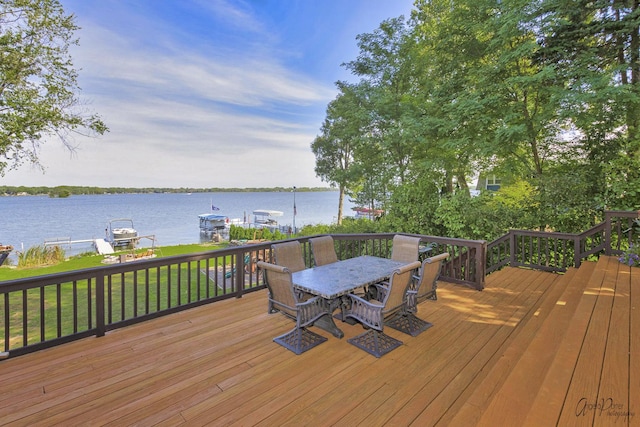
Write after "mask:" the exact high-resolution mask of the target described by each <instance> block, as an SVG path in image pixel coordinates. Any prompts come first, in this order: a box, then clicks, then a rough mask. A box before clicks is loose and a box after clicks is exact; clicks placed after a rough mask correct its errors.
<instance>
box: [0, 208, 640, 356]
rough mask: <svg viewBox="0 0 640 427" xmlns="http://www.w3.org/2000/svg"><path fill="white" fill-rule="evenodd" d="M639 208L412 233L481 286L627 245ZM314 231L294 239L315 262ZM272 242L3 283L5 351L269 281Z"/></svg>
mask: <svg viewBox="0 0 640 427" xmlns="http://www.w3.org/2000/svg"><path fill="white" fill-rule="evenodd" d="M637 217H638V214H637V212H607V214H606V217H605V218H606V219H605V222H604V223H602V224H599V225H597V226H595V227H593V228H591V229H589V230H587V231H585V232H583V233H581V234H567V233H543V232H532V231H523V230H512V231H510V232H509V233H508V234H506V235H505V236H503V237H501V238H499V239H497V240H495V241H493V242H491V243H489V244H487V243H486V242H485V241H473V240H463V239H450V238H444V237H437V236H424V235H414V236H418V237H420V238H421V240H422V242H423V243H424V244H425V245H428V247H429V250H428V251H426V252H425V253H423V254H422V255H421V256H422V257H425V256H430V255H437V254H440V253H443V252H448V253H449V254H450V257H449V260H448V261H447V262H445V263H444V265H443V268H442V272H441V275H440V280H443V281H449V282H453V283H459V284H463V285H466V286H470V287H472V288H474V289H478V290H481V289H483V288H484V281H485V275H486V274H488V273H490V272H492V271H495V270H497V269H499V268H502V267H504V266H506V265H510V266H514V267H518V266H523V267H529V268H536V269H541V270H546V271H557V272H562V271H565V270H566V269H567V268H568V267H570V266H579V265H580V263H581V262H582V261H583V260H585V259H589V258H590V257H596V256H598V254H600V253H605V254H608V255H611V254H614V255H615V254H619V253H622V251H623V250H624V249H625V248H627V247H628V245H629V244H630V243H631V242H632V241H634V239H635V238H636V237H637V236H635V235H634V233H635V230H634V229H633V227H632V225H633V222H634V220H636V219H637ZM309 238H310V237H303V238H299V239H297V240H298V241H299V242H300V243H301V244H302V245H303V254H304V257H305V261H306V264H307V266H308V267H311V266H313V257H312V254H311V249H310V246H309ZM333 238H334V240H335V242H336V252H337V254H338V257H339V258H340V259H346V258H352V257H355V256H358V255H374V256H381V257H389V256H390V255H391V242H392V239H393V234H391V233H389V234H340V235H333ZM271 244H272V242H265V243H259V244H251V245H244V246H235V247H228V248H226V249H220V250H214V251H208V252H201V253H196V254H189V255H179V256H173V257H166V258H156V259H150V260H138V261H132V262H125V263H121V264H116V265H110V266H104V267H98V268H91V269H86V270H79V271H74V272H69V273H59V274H52V275H47V276H39V277H32V278H27V279H20V280H12V281H7V282H3V283H0V358H2V357H8V356H10V357H13V356H17V355H20V354H25V353H28V352H32V351H36V350H39V349H43V348H47V347H51V346H54V345H58V344H62V343H66V342H69V341H73V340H77V339H81V338H85V337H89V336H103V335H104V334H105V333H106V332H107V331H109V330H113V329H117V328H120V327H123V326H127V325H131V324H134V323H138V322H142V321H145V320H149V319H152V318H155V317H159V316H163V315H167V314H171V313H174V312H177V311H180V310H185V309H188V308H191V307H195V306H199V305H202V304H209V303H212V302H215V301H219V300H222V299H228V298H241V297H242V295H244V294H245V293H247V292H253V291H255V290H259V289H263V288H264V287H265V285H264V282H263V279H262V275H261V272H260V271H259V270H257V269H256V263H257V261H258V260H265V261H271V260H272V254H271ZM265 307H266V303H265ZM265 309H266V308H265Z"/></svg>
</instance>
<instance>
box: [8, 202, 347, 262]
mask: <svg viewBox="0 0 640 427" xmlns="http://www.w3.org/2000/svg"><path fill="white" fill-rule="evenodd" d="M293 197H294V195H293V193H292V192H278V193H266V192H262V193H193V194H184V193H182V194H173V193H171V194H170V193H167V194H114V195H107V194H105V195H86V196H75V195H74V196H71V197H68V198H63V199H55V198H49V197H47V196H24V197H0V212H2V221H1V222H0V243H1V244H5V245H12V246H13V247H14V248H15V249H16V250H23V249H27V248H29V247H31V246H36V245H42V244H43V243H44V241H45V240H50V239H53V238H68V239H71V240H84V239H95V238H102V237H104V236H105V228H106V226H107V223H108V221H109V220H110V219H114V218H131V219H132V220H133V222H134V226H135V228H136V229H137V230H138V234H139V235H141V236H145V235H153V236H155V238H156V245H160V246H168V245H177V244H188V243H197V242H200V241H201V235H200V230H199V222H198V215H199V214H203V213H212V210H211V205H212V204H213V205H214V206H216V207H218V208H219V209H220V210H219V211H215V212H214V213H216V214H220V215H225V216H228V217H229V218H240V219H243V218H244V216H245V215H246V216H247V217H250V218H251V220H253V215H251V212H252V211H253V210H254V209H270V210H279V211H282V212H284V216H282V217H280V218H278V222H279V223H280V224H281V225H292V224H293ZM295 203H296V211H297V215H296V217H295V220H296V227H298V228H300V227H302V226H304V225H310V224H331V223H333V222H335V220H336V218H337V215H338V192H335V191H323V192H296V194H295ZM352 207H353V205H352V204H351V203H349V202H348V201H345V210H344V213H345V215H352V214H353V212H352V211H351V208H352ZM145 240H146V239H143V240H142V241H141V242H140V246H150V241H148V243H146V244H145ZM76 246H78V245H74V247H76ZM88 248H90V245H89V246H88V247H85V248H77V250H79V251H81V250H87V249H88Z"/></svg>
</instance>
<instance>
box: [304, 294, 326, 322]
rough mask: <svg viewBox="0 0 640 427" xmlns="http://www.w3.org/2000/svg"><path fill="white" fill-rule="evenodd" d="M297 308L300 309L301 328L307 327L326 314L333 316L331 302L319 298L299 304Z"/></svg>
mask: <svg viewBox="0 0 640 427" xmlns="http://www.w3.org/2000/svg"><path fill="white" fill-rule="evenodd" d="M296 308H297V309H298V326H299V327H304V326H307V325H309V324H311V323H313V322H315V321H316V320H318V319H319V318H320V317H322V316H324V315H325V314H331V312H330V309H329V301H327V300H326V299H324V298H322V297H319V296H316V297H312V298H309V299H308V300H306V301H303V302H299V303H297V304H296Z"/></svg>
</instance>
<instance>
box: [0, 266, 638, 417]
mask: <svg viewBox="0 0 640 427" xmlns="http://www.w3.org/2000/svg"><path fill="white" fill-rule="evenodd" d="M639 298H640V269H639V268H630V267H626V266H624V265H622V264H620V263H619V262H618V261H617V260H616V259H615V258H611V257H602V258H601V259H600V260H599V261H598V262H597V263H589V262H588V263H584V264H583V265H582V267H580V269H579V270H575V269H574V270H570V271H569V272H568V273H567V274H565V275H556V274H552V273H545V272H539V271H532V270H526V269H517V268H505V269H503V270H501V271H499V272H497V273H494V274H491V275H490V276H488V278H487V282H486V288H485V290H484V291H482V292H478V291H475V290H470V289H467V288H463V287H459V286H455V285H451V284H448V283H440V289H439V291H438V301H427V302H424V303H422V304H421V305H420V306H419V313H418V315H419V316H420V317H422V318H423V319H425V320H429V321H430V322H433V323H434V325H435V326H434V327H432V328H430V329H428V330H427V331H426V332H424V333H422V334H421V335H419V336H418V337H415V338H414V337H410V336H408V335H403V334H402V333H400V332H397V331H395V330H392V329H385V332H387V333H388V334H389V335H391V336H393V337H394V338H397V339H400V340H402V341H403V342H404V345H402V346H401V347H399V348H398V349H396V350H394V351H392V352H391V353H389V354H387V355H385V356H384V357H382V358H380V359H376V358H375V357H373V356H370V355H369V354H367V353H365V352H363V351H361V350H359V349H358V348H356V347H354V346H352V345H350V344H349V343H347V341H346V338H349V337H352V336H355V335H357V334H359V333H360V332H362V328H361V326H358V325H356V326H350V325H347V324H343V323H341V324H340V325H339V327H341V328H342V329H343V330H344V332H345V338H343V339H336V338H335V337H333V336H331V335H329V334H328V333H325V332H324V331H322V330H317V328H313V329H314V330H316V331H317V332H319V333H320V334H322V335H324V336H326V337H327V338H328V341H327V342H325V343H323V344H321V345H320V346H318V347H316V348H314V349H312V350H311V351H308V352H306V353H304V354H302V355H300V356H296V355H294V354H293V353H292V352H290V351H288V350H286V349H284V348H283V347H281V346H279V345H277V344H275V343H274V342H273V341H272V338H273V337H275V336H277V335H280V334H282V333H284V332H286V331H287V330H289V329H291V327H292V325H293V324H292V322H291V321H290V320H288V319H286V318H284V317H283V316H282V315H279V314H276V315H268V314H267V300H266V291H260V292H255V293H252V294H248V295H246V296H244V297H243V298H242V299H237V300H226V301H222V302H218V303H215V304H212V305H208V306H203V307H199V308H196V309H192V310H188V311H184V312H181V313H177V314H173V315H169V316H165V317H161V318H158V319H155V320H152V321H148V322H144V323H141V324H138V325H135V326H131V327H127V328H123V329H118V330H116V331H113V332H110V333H108V334H107V335H106V336H105V337H102V338H87V339H84V340H81V341H78V342H74V343H70V344H65V345H61V346H58V347H55V348H51V349H48V350H43V351H39V352H36V353H33V354H28V355H25V356H21V357H17V358H13V359H9V360H5V361H2V362H0V384H1V387H2V393H1V395H0V424H2V425H5V424H8V425H34V424H40V425H49V424H64V425H79V424H82V425H85V424H91V425H114V426H123V425H131V424H136V423H137V424H140V425H156V424H159V425H181V424H183V425H190V426H191V425H243V426H249V425H264V426H274V425H279V426H280V425H345V426H347V425H348V426H353V425H360V424H362V425H367V426H381V425H416V426H427V425H460V426H469V425H487V426H495V425H531V426H547V425H548V426H552V425H562V426H565V425H610V424H614V423H615V424H616V425H634V424H637V423H638V421H637V420H638V419H640V418H638V417H636V412H637V411H639V410H640V377H639V376H640V331H638V328H640V319H639V316H640V313H638V311H639V310H636V307H638V306H639V303H640V302H639Z"/></svg>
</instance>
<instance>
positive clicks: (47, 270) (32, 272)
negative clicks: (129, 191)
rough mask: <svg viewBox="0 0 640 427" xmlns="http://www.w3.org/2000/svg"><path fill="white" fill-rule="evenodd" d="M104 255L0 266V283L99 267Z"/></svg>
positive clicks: (190, 249)
mask: <svg viewBox="0 0 640 427" xmlns="http://www.w3.org/2000/svg"><path fill="white" fill-rule="evenodd" d="M227 246H228V244H227V243H205V244H191V245H177V246H162V247H157V248H155V254H156V255H157V256H158V257H167V256H173V255H183V254H190V253H196V252H203V251H209V250H215V249H222V248H225V247H227ZM138 251H146V248H144V249H139V250H138ZM127 252H129V251H122V252H119V253H127ZM103 259H104V255H97V254H93V253H87V254H83V255H78V256H74V257H71V258H69V259H67V260H66V261H64V262H61V263H59V264H56V265H49V266H43V267H31V268H16V267H12V266H8V265H3V266H2V267H0V284H1V283H2V282H4V281H8V280H15V279H22V278H24V277H33V276H43V275H47V274H54V273H62V272H66V271H73V270H82V269H85V268H91V267H100V266H103V265H105V264H103V263H102V260H103Z"/></svg>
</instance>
